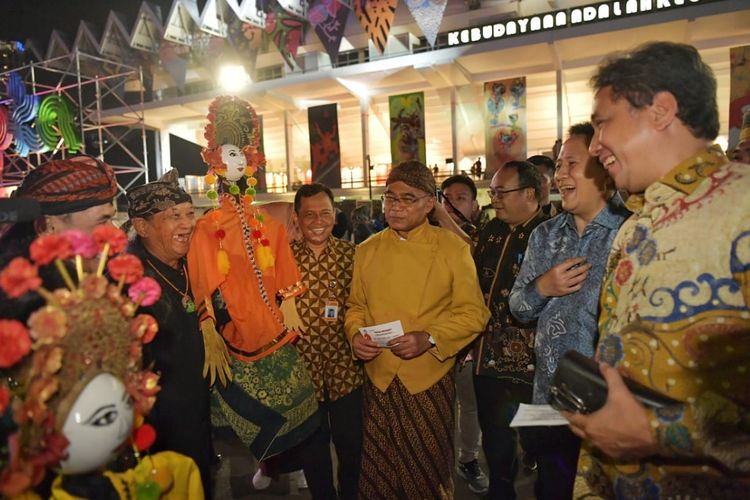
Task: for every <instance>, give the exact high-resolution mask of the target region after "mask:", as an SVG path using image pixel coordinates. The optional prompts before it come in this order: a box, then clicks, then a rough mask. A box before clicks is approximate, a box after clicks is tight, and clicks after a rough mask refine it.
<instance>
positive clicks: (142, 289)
mask: <svg viewBox="0 0 750 500" xmlns="http://www.w3.org/2000/svg"><path fill="white" fill-rule="evenodd" d="M128 297H130V300H132V301H133V302H135V303H136V304H137V305H139V306H143V307H148V306H150V305H153V304H154V303H155V302H156V301H157V300H159V297H161V287H160V286H159V283H157V282H156V280H155V279H153V278H150V277H148V276H144V277H143V278H141V279H139V280H138V281H136V282H135V283H133V284H132V285H130V288H129V289H128Z"/></svg>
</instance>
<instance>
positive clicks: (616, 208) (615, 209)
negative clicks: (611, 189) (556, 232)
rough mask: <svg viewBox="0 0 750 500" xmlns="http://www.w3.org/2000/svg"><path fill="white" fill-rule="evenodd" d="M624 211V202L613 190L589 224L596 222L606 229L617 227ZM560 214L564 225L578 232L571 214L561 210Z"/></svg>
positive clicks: (620, 222) (620, 223)
mask: <svg viewBox="0 0 750 500" xmlns="http://www.w3.org/2000/svg"><path fill="white" fill-rule="evenodd" d="M624 212H625V202H623V201H622V197H621V196H620V193H618V192H615V194H614V195H613V196H611V197H610V198H609V200H607V203H605V204H604V208H602V209H601V210H600V211H599V213H598V214H596V217H594V219H593V220H592V221H591V222H590V223H589V224H596V225H598V226H602V227H605V228H607V229H619V228H620V226H621V225H622V219H623V213H624ZM562 216H563V217H565V225H567V226H568V227H569V228H570V229H572V230H573V231H576V232H578V229H577V228H576V223H575V220H574V219H573V214H571V213H568V212H563V215H562Z"/></svg>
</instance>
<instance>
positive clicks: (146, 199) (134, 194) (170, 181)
mask: <svg viewBox="0 0 750 500" xmlns="http://www.w3.org/2000/svg"><path fill="white" fill-rule="evenodd" d="M179 176H180V173H179V172H178V171H177V169H176V168H173V169H172V170H170V171H169V172H167V173H166V174H164V175H162V176H161V178H159V180H157V181H154V182H149V183H148V184H143V185H141V186H136V187H134V188H131V189H130V190H128V193H127V195H126V197H127V199H128V216H129V217H130V218H131V219H133V218H135V217H144V218H145V217H148V216H150V215H154V214H158V213H159V212H163V211H164V210H167V209H170V208H172V207H174V206H176V205H180V204H182V203H192V201H193V199H192V198H191V197H190V195H189V194H187V193H186V192H185V191H183V190H182V188H181V187H180V184H179V182H178V181H177V179H178V178H179Z"/></svg>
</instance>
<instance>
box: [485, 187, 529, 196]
mask: <svg viewBox="0 0 750 500" xmlns="http://www.w3.org/2000/svg"><path fill="white" fill-rule="evenodd" d="M528 187H529V186H521V187H517V188H515V189H488V190H487V194H488V195H490V198H502V197H503V196H505V195H506V194H508V193H515V192H516V191H521V190H523V189H527V188H528Z"/></svg>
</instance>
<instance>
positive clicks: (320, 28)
mask: <svg viewBox="0 0 750 500" xmlns="http://www.w3.org/2000/svg"><path fill="white" fill-rule="evenodd" d="M349 12H350V9H348V8H347V7H345V6H344V5H342V4H341V3H339V2H337V1H336V0H313V6H312V7H311V8H310V12H309V13H308V14H307V20H308V21H310V24H311V25H312V26H313V27H314V28H315V33H316V34H317V35H318V38H320V41H321V42H322V43H323V47H325V49H326V52H327V53H328V55H329V56H331V60H335V59H336V57H338V55H339V46H340V45H341V39H342V38H343V37H344V28H346V20H347V18H348V17H349Z"/></svg>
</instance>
